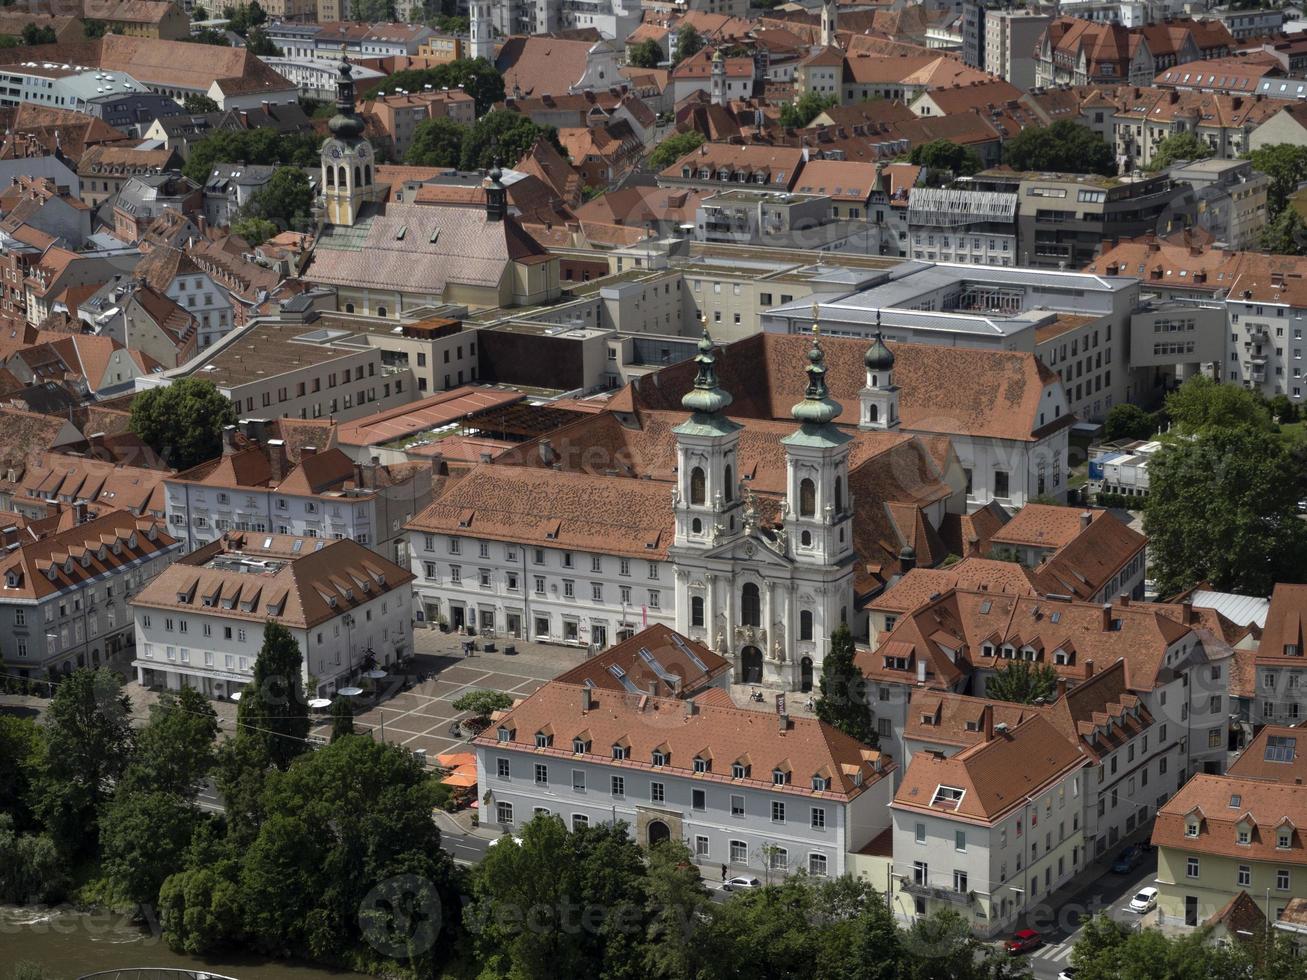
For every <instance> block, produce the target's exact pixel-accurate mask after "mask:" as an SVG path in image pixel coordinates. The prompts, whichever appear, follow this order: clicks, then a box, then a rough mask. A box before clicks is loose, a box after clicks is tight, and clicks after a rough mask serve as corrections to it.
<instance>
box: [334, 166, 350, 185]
mask: <svg viewBox="0 0 1307 980" xmlns="http://www.w3.org/2000/svg"><path fill="white" fill-rule="evenodd" d="M348 181H349V170H347V169H346V168H345V165H344V164H341V166H340V169H339V171H338V172H337V175H336V183H337V184H339V185H340V186H341V187H344V186H345V184H346V183H348Z"/></svg>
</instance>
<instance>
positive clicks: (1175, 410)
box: [1166, 374, 1274, 434]
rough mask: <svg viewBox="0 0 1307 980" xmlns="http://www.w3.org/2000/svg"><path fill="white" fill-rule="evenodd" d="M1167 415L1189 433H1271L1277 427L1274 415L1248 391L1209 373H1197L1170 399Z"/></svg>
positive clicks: (1171, 394)
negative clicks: (1219, 431)
mask: <svg viewBox="0 0 1307 980" xmlns="http://www.w3.org/2000/svg"><path fill="white" fill-rule="evenodd" d="M1166 415H1167V417H1168V418H1169V419H1170V420H1171V423H1172V424H1173V425H1174V426H1175V427H1176V428H1177V429H1180V430H1182V431H1183V432H1185V433H1189V434H1194V433H1198V432H1202V431H1203V430H1205V429H1235V428H1248V429H1257V430H1260V431H1265V432H1269V431H1271V430H1272V429H1273V428H1274V424H1273V423H1272V421H1271V416H1270V412H1269V411H1268V409H1267V407H1266V405H1265V404H1263V403H1262V402H1261V401H1259V400H1258V398H1257V396H1256V395H1254V394H1253V393H1252V392H1251V391H1249V390H1248V389H1247V388H1242V387H1240V386H1239V385H1234V384H1221V383H1219V382H1216V381H1213V380H1212V379H1211V378H1209V377H1207V375H1205V374H1195V375H1193V376H1192V377H1190V378H1188V379H1186V380H1185V383H1184V384H1182V385H1181V386H1180V387H1179V388H1177V389H1176V390H1175V391H1173V392H1171V393H1170V394H1169V395H1167V397H1166Z"/></svg>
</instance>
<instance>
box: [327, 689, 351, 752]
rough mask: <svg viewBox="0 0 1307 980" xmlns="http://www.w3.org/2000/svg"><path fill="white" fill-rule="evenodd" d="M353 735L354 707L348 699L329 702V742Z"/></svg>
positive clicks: (339, 698) (340, 698)
mask: <svg viewBox="0 0 1307 980" xmlns="http://www.w3.org/2000/svg"><path fill="white" fill-rule="evenodd" d="M353 734H354V706H353V705H352V704H350V703H349V698H342V697H338V698H336V699H335V700H334V701H332V702H331V740H332V741H333V742H334V741H336V739H338V738H344V737H345V736H346V735H353Z"/></svg>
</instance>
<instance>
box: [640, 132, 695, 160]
mask: <svg viewBox="0 0 1307 980" xmlns="http://www.w3.org/2000/svg"><path fill="white" fill-rule="evenodd" d="M703 144H704V135H703V133H701V132H699V131H698V130H696V129H692V130H690V131H688V132H685V133H672V135H670V136H668V137H666V138H665V139H664V140H663V141H662V142H661V143H659V144H658V145H657V146H656V147H654V151H653V153H651V154H649V166H650V167H651V168H653V169H654V170H666V169H667V168H668V167H670V166H671V165H672V164H674V163H675V162H676V161H677V160H679V159H681V157H683V156H685V155H686V154H687V153H691V152H693V151H694V150H697V149H698V148H699V147H701V146H703Z"/></svg>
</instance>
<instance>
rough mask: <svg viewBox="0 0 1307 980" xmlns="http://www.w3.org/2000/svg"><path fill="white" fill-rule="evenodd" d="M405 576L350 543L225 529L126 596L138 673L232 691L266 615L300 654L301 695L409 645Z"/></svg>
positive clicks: (217, 693)
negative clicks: (283, 630) (226, 531)
mask: <svg viewBox="0 0 1307 980" xmlns="http://www.w3.org/2000/svg"><path fill="white" fill-rule="evenodd" d="M411 580H412V576H411V575H410V574H409V572H408V571H406V570H405V569H403V568H401V567H400V566H398V565H396V564H394V563H393V562H389V561H387V560H386V559H384V558H382V557H380V556H379V555H377V554H376V552H374V551H371V550H369V549H367V548H365V547H364V546H363V545H361V544H359V543H358V542H356V541H347V540H341V541H330V540H325V539H323V538H305V537H296V536H290V535H280V534H278V535H265V534H247V533H243V532H233V533H229V534H224V535H223V536H222V537H220V538H218V539H216V540H214V541H211V542H209V543H208V544H207V545H204V546H203V547H201V548H198V549H197V550H195V551H193V552H191V553H190V554H188V555H186V556H185V557H184V558H181V559H179V560H178V561H177V562H176V563H175V564H174V565H172V566H171V567H170V568H168V569H167V571H165V572H163V573H162V574H160V575H159V576H158V577H156V578H155V579H153V581H151V582H150V583H149V584H148V585H147V586H145V587H144V588H142V589H141V590H140V591H139V592H138V593H137V594H136V595H134V596H133V597H132V600H131V611H132V616H133V618H134V621H135V628H136V636H137V638H138V643H137V650H136V659H135V660H134V661H133V662H132V666H133V667H134V668H135V669H136V678H137V680H138V681H139V682H140V683H141V684H143V685H145V686H147V687H151V686H154V685H161V686H163V687H165V688H167V689H168V690H171V691H176V690H179V689H181V688H182V687H183V686H185V687H192V688H194V689H196V690H198V691H200V692H201V693H203V694H205V695H206V696H208V697H212V698H224V697H231V696H232V695H235V694H238V693H240V692H241V691H242V690H243V689H244V688H245V686H246V685H247V684H248V683H249V682H250V680H251V679H252V677H253V672H254V663H255V661H256V660H257V658H258V654H259V649H260V647H261V646H262V645H263V632H264V628H265V626H266V625H267V624H268V623H269V622H276V623H280V624H281V625H283V626H285V627H286V628H287V629H288V630H289V631H290V633H291V636H292V637H294V639H295V642H296V643H297V644H298V645H299V649H300V653H301V654H302V655H303V657H304V661H303V674H302V677H301V680H302V681H303V683H304V690H305V692H306V693H307V695H308V696H309V697H330V696H331V695H332V694H333V693H334V692H335V691H336V690H337V689H338V688H340V687H344V686H347V680H348V679H350V678H352V677H355V676H357V674H358V672H359V671H360V670H365V669H369V666H365V665H375V666H377V667H380V668H382V669H384V668H385V667H386V666H388V665H390V664H393V663H395V662H396V661H397V660H399V659H400V658H401V657H404V656H406V655H408V654H409V653H410V652H412V649H413V594H412V590H411V588H410V587H409V583H410V581H411Z"/></svg>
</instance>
